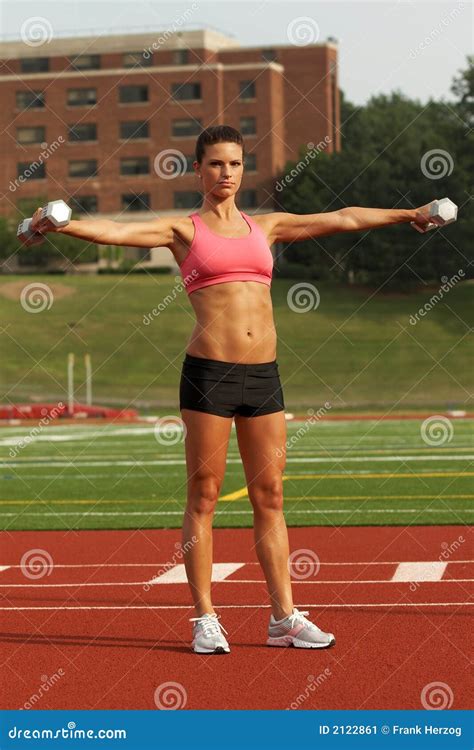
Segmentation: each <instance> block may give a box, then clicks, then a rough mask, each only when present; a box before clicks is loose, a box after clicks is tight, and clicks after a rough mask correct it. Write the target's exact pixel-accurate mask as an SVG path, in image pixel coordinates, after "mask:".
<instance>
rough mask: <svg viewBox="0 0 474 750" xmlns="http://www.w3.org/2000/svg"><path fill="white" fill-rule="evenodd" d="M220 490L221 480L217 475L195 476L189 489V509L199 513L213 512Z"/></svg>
mask: <svg viewBox="0 0 474 750" xmlns="http://www.w3.org/2000/svg"><path fill="white" fill-rule="evenodd" d="M219 492H220V482H219V481H218V479H217V477H215V476H212V475H208V476H196V477H193V479H192V480H191V481H190V485H189V491H188V510H190V511H191V512H193V513H197V514H199V515H209V514H211V513H213V512H214V509H215V507H216V504H217V500H218V498H219Z"/></svg>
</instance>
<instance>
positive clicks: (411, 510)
mask: <svg viewBox="0 0 474 750" xmlns="http://www.w3.org/2000/svg"><path fill="white" fill-rule="evenodd" d="M441 499H442V498H441ZM183 512H184V511H182V510H134V511H128V512H126V511H124V512H122V513H116V512H115V511H105V510H102V511H97V510H94V511H81V510H71V511H66V512H63V511H58V512H57V513H54V512H49V511H48V512H47V513H43V512H37V511H28V510H26V511H23V510H19V511H18V513H3V512H1V511H0V518H3V517H5V518H21V517H23V516H26V517H27V518H29V517H30V516H43V517H50V516H51V517H53V518H55V517H57V516H81V518H87V517H88V516H114V517H115V518H128V516H147V517H148V516H182V515H183ZM308 513H311V514H313V515H315V514H317V515H321V514H322V515H334V514H337V513H350V514H351V515H352V514H354V513H367V514H372V513H397V514H399V515H403V513H419V514H422V513H474V508H439V509H437V508H423V509H422V510H420V508H356V509H351V508H346V509H340V508H338V509H335V508H327V509H319V510H316V509H314V510H313V509H311V510H291V509H288V510H286V514H287V515H307V514H308ZM250 514H253V510H252V508H248V509H243V510H225V511H220V512H216V517H219V516H243V515H250ZM91 531H92V529H91ZM109 531H119V529H109Z"/></svg>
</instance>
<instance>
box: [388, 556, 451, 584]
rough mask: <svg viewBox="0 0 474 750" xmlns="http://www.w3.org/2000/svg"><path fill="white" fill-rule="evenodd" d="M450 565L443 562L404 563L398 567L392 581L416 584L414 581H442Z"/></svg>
mask: <svg viewBox="0 0 474 750" xmlns="http://www.w3.org/2000/svg"><path fill="white" fill-rule="evenodd" d="M447 565H448V563H447V562H445V561H444V562H443V561H439V560H438V561H433V562H415V563H412V562H403V563H400V565H398V566H397V569H396V571H395V573H394V574H393V578H392V581H394V582H395V583H400V582H405V583H406V582H407V581H408V582H412V581H413V582H414V581H440V580H441V578H442V577H443V574H444V571H445V570H446V568H447Z"/></svg>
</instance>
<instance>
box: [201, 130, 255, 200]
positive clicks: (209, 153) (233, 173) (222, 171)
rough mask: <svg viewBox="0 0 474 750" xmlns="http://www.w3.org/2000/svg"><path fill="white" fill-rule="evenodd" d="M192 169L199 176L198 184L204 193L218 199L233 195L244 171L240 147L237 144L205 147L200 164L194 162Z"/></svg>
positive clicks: (216, 144)
mask: <svg viewBox="0 0 474 750" xmlns="http://www.w3.org/2000/svg"><path fill="white" fill-rule="evenodd" d="M194 169H195V170H196V174H198V175H201V177H200V179H199V183H200V186H201V188H202V190H203V192H204V193H212V194H213V195H215V196H216V197H220V198H228V197H229V196H231V195H235V193H236V192H237V191H238V189H239V188H240V183H241V182H242V174H243V170H244V164H243V159H242V147H241V146H239V145H238V144H237V143H215V144H214V145H212V146H206V150H205V152H204V156H203V157H202V162H201V164H199V163H198V162H197V161H195V162H194Z"/></svg>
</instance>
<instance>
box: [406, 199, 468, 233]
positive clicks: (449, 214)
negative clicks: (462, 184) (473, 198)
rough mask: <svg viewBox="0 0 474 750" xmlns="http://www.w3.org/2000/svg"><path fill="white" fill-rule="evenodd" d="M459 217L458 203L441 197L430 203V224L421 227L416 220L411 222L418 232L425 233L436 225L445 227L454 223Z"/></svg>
mask: <svg viewBox="0 0 474 750" xmlns="http://www.w3.org/2000/svg"><path fill="white" fill-rule="evenodd" d="M457 217H458V207H457V206H456V204H455V203H453V202H452V201H451V200H449V198H441V199H440V200H436V201H433V202H432V203H431V204H430V213H429V216H428V218H429V219H430V223H429V224H426V225H425V226H424V227H421V226H420V225H419V224H417V223H416V221H412V222H410V223H411V226H412V227H414V229H416V231H417V232H421V233H422V234H424V233H425V232H429V231H430V229H435V227H444V226H446V225H447V224H452V223H453V221H456V219H457Z"/></svg>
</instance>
